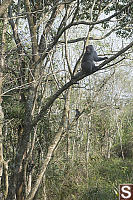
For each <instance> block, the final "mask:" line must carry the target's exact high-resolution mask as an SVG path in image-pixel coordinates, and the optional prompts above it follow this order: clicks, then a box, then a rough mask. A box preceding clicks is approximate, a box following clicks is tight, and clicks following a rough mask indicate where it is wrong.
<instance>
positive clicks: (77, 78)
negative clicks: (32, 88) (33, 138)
mask: <svg viewBox="0 0 133 200" xmlns="http://www.w3.org/2000/svg"><path fill="white" fill-rule="evenodd" d="M132 46H133V42H131V43H130V44H129V45H127V46H126V47H125V48H123V49H122V50H120V51H118V53H116V54H115V55H113V56H112V57H110V58H109V59H107V60H106V61H104V62H102V63H101V64H100V65H99V67H98V70H100V69H101V68H102V67H103V66H105V65H106V64H108V63H110V62H111V61H112V60H114V59H115V58H117V57H119V56H120V55H121V54H123V53H124V52H126V51H127V50H128V49H129V48H131V47H132ZM98 70H96V69H95V70H94V71H93V73H95V72H97V71H98ZM91 74H92V73H91ZM91 74H88V75H91ZM88 75H86V74H83V72H82V71H81V72H79V73H77V74H76V75H75V76H74V78H73V79H71V80H70V81H69V82H68V83H66V84H65V85H64V86H63V87H62V88H60V89H59V90H58V91H57V92H56V93H55V94H54V95H52V96H51V97H50V98H49V100H48V102H47V103H46V104H45V105H44V107H43V108H42V110H41V111H40V113H39V114H38V116H37V117H36V118H35V119H34V120H33V123H32V126H35V125H36V124H37V123H38V121H39V120H40V119H41V118H42V117H43V115H44V113H45V112H46V111H47V110H48V108H49V107H50V106H51V105H52V104H53V102H54V101H55V100H56V99H57V98H58V97H59V95H60V94H61V93H62V92H64V91H65V90H67V89H68V88H69V87H70V86H71V85H73V84H74V83H76V82H77V81H79V80H82V79H83V78H84V77H86V76H88Z"/></svg>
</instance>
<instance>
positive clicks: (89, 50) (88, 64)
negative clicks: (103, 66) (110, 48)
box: [81, 45, 108, 75]
mask: <svg viewBox="0 0 133 200" xmlns="http://www.w3.org/2000/svg"><path fill="white" fill-rule="evenodd" d="M105 59H108V57H99V56H98V55H97V52H96V51H95V50H94V47H93V45H88V46H87V47H86V52H85V54H84V56H83V59H82V62H81V68H82V72H83V73H85V74H87V75H89V74H92V73H93V72H95V71H97V70H98V68H97V67H96V66H95V64H94V61H95V62H99V61H102V60H105Z"/></svg>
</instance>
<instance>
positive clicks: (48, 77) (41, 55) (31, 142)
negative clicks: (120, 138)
mask: <svg viewBox="0 0 133 200" xmlns="http://www.w3.org/2000/svg"><path fill="white" fill-rule="evenodd" d="M8 2H9V1H8ZM123 4H124V3H123ZM8 5H9V4H8ZM84 5H85V6H86V5H89V9H90V13H89V15H88V16H87V18H86V20H85V19H84V17H85V13H87V10H88V9H87V8H86V9H85V6H84ZM99 5H100V9H99ZM116 5H117V3H116ZM1 6H2V7H3V4H2V5H1ZM2 7H1V9H2ZM131 7H132V1H129V2H128V3H125V4H124V6H123V7H121V9H120V10H119V11H118V10H117V9H115V8H112V4H111V6H110V4H108V2H106V1H105V2H103V3H101V4H99V1H94V2H90V3H88V1H81V2H80V1H78V0H77V1H75V0H70V1H60V0H57V1H52V0H49V1H47V2H45V1H38V0H36V1H29V0H25V1H18V2H12V4H11V5H10V6H9V8H8V17H7V16H6V15H7V11H6V9H4V11H5V13H6V15H2V14H3V12H4V11H1V13H0V14H1V15H2V18H1V23H3V24H4V23H5V21H6V20H8V27H6V30H7V31H6V32H5V28H4V25H3V34H4V36H3V37H2V36H1V44H4V48H5V47H6V49H5V50H4V53H3V54H4V55H5V56H1V63H4V65H3V67H1V68H2V69H3V70H2V73H4V75H5V76H7V79H6V81H5V82H4V84H3V100H4V102H3V109H4V113H5V120H8V122H10V120H12V124H10V123H9V124H10V125H5V127H6V128H7V129H8V131H9V133H8V137H9V135H10V134H11V133H12V131H13V134H14V133H16V135H14V136H12V138H10V139H9V138H8V139H9V141H10V148H9V150H10V153H9V154H8V155H7V154H6V153H5V157H6V159H9V161H10V162H9V172H10V174H11V176H10V180H9V192H8V196H7V199H18V200H23V199H26V200H30V199H33V198H34V197H35V195H36V193H37V191H38V188H39V186H40V184H41V181H42V179H43V176H44V174H45V172H46V169H47V166H48V164H49V162H50V160H51V158H52V155H53V152H54V151H55V149H56V148H57V146H58V144H59V143H60V141H61V139H62V137H63V136H64V135H65V134H66V133H67V131H68V130H70V129H71V128H72V125H67V126H66V120H67V119H68V118H69V117H68V113H69V106H68V104H69V101H70V98H69V94H68V93H67V90H68V89H69V88H70V87H71V86H74V85H75V84H76V83H77V81H80V80H82V79H83V78H85V77H86V75H85V74H83V73H82V72H79V73H78V75H77V74H76V76H75V73H77V70H78V67H79V63H80V60H81V57H82V54H83V52H81V56H80V57H79V55H78V57H79V58H78V59H77V62H76V64H75V65H73V61H74V59H72V62H70V57H69V51H68V50H69V46H68V45H69V44H72V45H73V44H74V50H75V43H77V42H78V41H83V42H84V43H86V44H88V42H89V40H92V39H95V38H93V37H90V32H92V31H93V29H94V28H95V27H96V26H97V25H102V26H104V28H105V25H106V23H107V24H110V20H111V19H116V20H117V19H119V18H120V17H121V16H123V17H124V16H125V12H127V10H128V11H129V10H130V8H131ZM112 9H113V12H114V14H112V15H110V16H107V17H106V18H104V19H101V20H99V17H100V15H101V14H102V13H104V11H106V12H107V14H108V15H109V12H110V11H112ZM84 12H85V13H84ZM130 17H132V15H131V16H130ZM82 20H83V21H82ZM118 22H119V20H118ZM129 23H130V20H129ZM118 24H119V23H118ZM81 25H82V26H83V25H85V26H87V27H89V32H88V33H87V37H80V38H76V39H73V37H72V36H73V35H71V32H72V31H73V32H75V31H76V27H77V28H78V27H79V26H81ZM116 27H117V29H118V28H119V30H120V29H121V27H119V26H118V25H117V26H116ZM115 30H116V29H114V31H115ZM111 33H112V31H110V32H109V33H108V34H107V35H109V34H111ZM12 36H13V39H12ZM5 37H6V38H7V39H6V45H5V41H4V40H5ZM69 37H70V39H68V38H69ZM8 41H10V43H9V44H8ZM82 46H83V45H82ZM132 46H133V42H131V43H130V44H128V45H127V46H125V47H124V48H122V49H121V50H119V51H118V52H116V54H114V55H113V56H111V57H110V58H109V59H108V60H106V61H104V62H103V63H101V64H100V65H99V71H100V70H102V69H105V65H107V64H109V65H108V66H106V67H110V66H111V65H112V64H110V62H111V61H114V60H115V59H116V58H118V57H119V56H120V55H122V54H124V53H125V52H127V51H128V50H129V49H130V48H131V47H132ZM61 48H63V51H62V55H61V53H60V50H61ZM3 54H2V55H3ZM2 60H3V61H2ZM63 61H64V62H63ZM120 61H122V59H121V60H119V61H117V63H119V62H120ZM113 64H114V63H113ZM66 66H67V67H66ZM72 68H73V70H72ZM2 76H3V75H2ZM74 76H75V77H74ZM1 87H2V84H1ZM4 95H8V98H5V97H4ZM60 97H62V99H58V98H60ZM58 101H59V102H58ZM7 105H10V106H8V107H7ZM55 106H57V107H56V109H57V113H58V111H60V113H61V114H60V116H58V115H56V117H55V118H56V119H57V122H56V120H55V121H54V119H53V117H54V114H53V112H52V111H51V110H52V109H53V108H55ZM51 113H52V114H51ZM44 118H45V119H47V121H43V119H44ZM50 120H53V122H54V123H55V124H56V126H55V127H56V128H55V127H54V128H53V127H50V124H52V123H50ZM42 124H43V128H44V127H46V128H47V130H48V132H49V133H50V134H51V132H52V133H53V135H52V134H51V135H52V139H46V141H45V142H46V143H47V147H46V152H45V155H44V157H43V159H41V163H40V162H39V161H38V162H37V160H36V158H37V152H38V155H39V154H40V151H41V150H40V149H41V148H40V147H38V149H37V141H38V134H39V131H40V132H41V133H42V128H41V125H42ZM12 125H13V126H12ZM66 127H67V128H66ZM6 128H4V129H3V130H4V135H5V133H6V131H5V130H6ZM43 130H44V129H43ZM0 132H1V131H0ZM45 137H46V136H45ZM15 138H16V140H14V141H12V139H15ZM0 145H1V149H2V143H1V144H0ZM2 154H3V153H2V150H1V157H2V156H3V155H2ZM34 157H35V159H33V158H34ZM2 160H3V158H2ZM1 162H2V161H1ZM13 164H14V167H11V166H12V165H13ZM32 164H33V165H35V167H33V175H32V170H31V171H30V173H29V170H28V169H29V165H32ZM2 171H3V169H2V168H1V175H2ZM31 175H32V177H34V176H35V175H36V181H34V186H32V187H29V185H31V182H33V181H32V179H31Z"/></svg>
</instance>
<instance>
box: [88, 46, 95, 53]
mask: <svg viewBox="0 0 133 200" xmlns="http://www.w3.org/2000/svg"><path fill="white" fill-rule="evenodd" d="M93 51H94V47H93V45H88V46H86V52H87V53H92V52H93Z"/></svg>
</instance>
